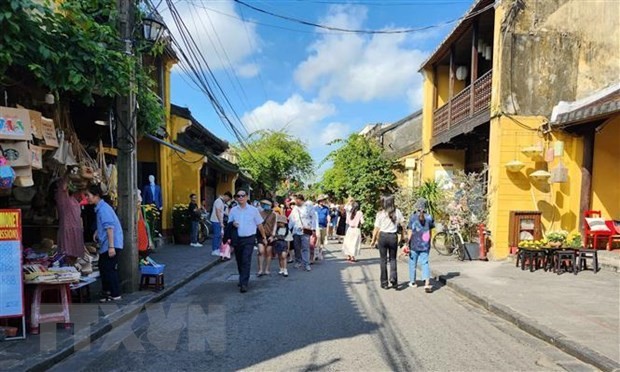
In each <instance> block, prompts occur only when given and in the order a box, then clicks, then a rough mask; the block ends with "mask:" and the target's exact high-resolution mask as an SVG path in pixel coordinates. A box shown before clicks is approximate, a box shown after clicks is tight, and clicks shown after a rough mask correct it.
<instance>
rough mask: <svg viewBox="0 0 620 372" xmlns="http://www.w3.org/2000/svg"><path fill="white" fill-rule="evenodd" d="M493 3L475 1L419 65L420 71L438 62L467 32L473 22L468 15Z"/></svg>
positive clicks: (491, 1)
mask: <svg viewBox="0 0 620 372" xmlns="http://www.w3.org/2000/svg"><path fill="white" fill-rule="evenodd" d="M494 2H495V1H494V0H475V1H474V3H473V4H472V6H471V7H470V8H469V10H468V11H467V12H466V13H465V14H464V15H463V17H462V18H461V20H460V21H458V23H457V24H456V26H454V29H453V30H452V31H451V32H450V33H449V34H448V36H447V37H446V38H445V39H444V40H443V41H442V42H441V43H439V46H437V49H435V50H434V51H433V53H431V55H430V56H429V57H428V58H427V59H426V61H424V62H423V63H422V64H421V65H420V71H421V70H422V69H424V68H425V67H426V66H428V65H430V64H432V63H435V62H437V60H439V59H440V58H441V57H442V56H443V55H444V53H445V52H446V51H447V50H448V48H449V47H450V44H452V43H453V42H454V41H456V40H458V38H459V37H461V35H462V34H463V33H464V32H465V31H467V28H468V27H469V25H470V24H471V23H472V22H473V19H472V18H468V17H469V16H470V15H472V14H473V13H474V12H477V11H479V10H481V9H483V8H484V7H486V6H490V5H491V4H493V3H494Z"/></svg>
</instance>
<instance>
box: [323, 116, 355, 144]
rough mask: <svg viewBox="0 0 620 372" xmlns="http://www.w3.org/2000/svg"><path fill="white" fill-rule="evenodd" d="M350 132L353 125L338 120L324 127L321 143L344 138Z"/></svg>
mask: <svg viewBox="0 0 620 372" xmlns="http://www.w3.org/2000/svg"><path fill="white" fill-rule="evenodd" d="M349 133H351V127H349V126H348V125H347V124H343V123H338V122H334V123H329V124H327V125H326V126H325V128H323V132H322V133H321V138H320V140H321V144H323V145H325V144H328V143H330V142H332V141H333V140H337V139H344V138H345V137H346V136H348V135H349Z"/></svg>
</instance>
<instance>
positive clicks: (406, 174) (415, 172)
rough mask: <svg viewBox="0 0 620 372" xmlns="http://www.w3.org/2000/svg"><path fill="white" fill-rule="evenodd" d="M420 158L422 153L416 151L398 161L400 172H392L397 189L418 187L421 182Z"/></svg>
mask: <svg viewBox="0 0 620 372" xmlns="http://www.w3.org/2000/svg"><path fill="white" fill-rule="evenodd" d="M421 156H422V151H416V152H413V153H411V154H408V155H405V156H403V157H401V158H400V159H398V161H399V163H400V164H401V166H402V170H399V171H396V172H394V175H395V176H396V184H397V185H398V187H400V188H413V187H416V186H419V184H420V180H421V174H420V162H419V159H420V157H421ZM413 166H415V168H414V167H413Z"/></svg>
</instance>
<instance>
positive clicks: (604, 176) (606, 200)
mask: <svg viewBox="0 0 620 372" xmlns="http://www.w3.org/2000/svg"><path fill="white" fill-rule="evenodd" d="M619 139H620V115H618V116H616V117H615V118H612V119H610V120H609V121H608V122H607V123H606V124H605V126H604V127H603V128H602V129H601V131H600V132H598V133H596V135H595V137H594V164H593V167H592V197H591V199H590V200H591V209H592V210H597V211H598V210H600V211H601V213H602V215H603V218H605V219H616V220H617V219H620V169H618V164H620V143H618V140H619Z"/></svg>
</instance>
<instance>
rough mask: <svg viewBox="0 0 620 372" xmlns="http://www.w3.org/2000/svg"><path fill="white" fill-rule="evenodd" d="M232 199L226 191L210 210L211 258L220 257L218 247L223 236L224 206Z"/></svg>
mask: <svg viewBox="0 0 620 372" xmlns="http://www.w3.org/2000/svg"><path fill="white" fill-rule="evenodd" d="M230 199H232V194H231V193H230V192H228V191H226V192H225V193H224V195H221V196H220V197H219V198H217V199H215V201H214V202H213V208H212V209H211V218H210V221H211V226H212V227H213V240H212V244H211V254H212V255H213V256H219V255H220V245H221V244H222V236H223V234H224V227H225V223H226V222H225V221H224V217H225V215H226V204H228V202H229V201H230Z"/></svg>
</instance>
